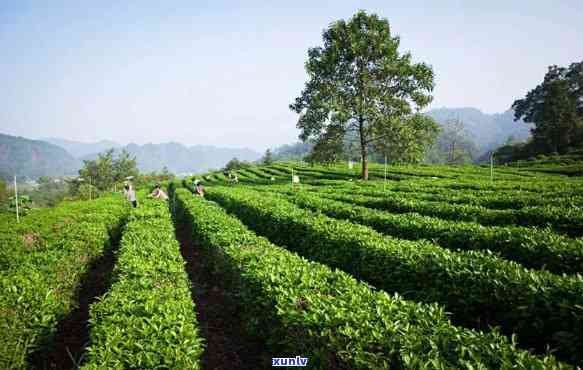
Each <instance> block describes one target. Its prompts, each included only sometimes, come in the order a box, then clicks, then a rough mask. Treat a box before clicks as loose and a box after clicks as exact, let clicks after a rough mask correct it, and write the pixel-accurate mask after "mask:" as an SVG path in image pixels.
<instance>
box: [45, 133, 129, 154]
mask: <svg viewBox="0 0 583 370" xmlns="http://www.w3.org/2000/svg"><path fill="white" fill-rule="evenodd" d="M41 140H42V141H46V142H49V143H51V144H54V145H57V146H60V147H61V148H63V149H65V150H66V151H67V152H69V153H70V154H71V155H73V156H74V157H76V158H79V157H83V156H85V155H88V154H93V153H100V152H103V151H105V150H107V149H110V148H119V147H121V145H120V144H118V143H116V142H115V141H110V140H101V141H98V142H96V143H82V142H79V141H72V140H66V139H60V138H53V137H51V138H46V139H41Z"/></svg>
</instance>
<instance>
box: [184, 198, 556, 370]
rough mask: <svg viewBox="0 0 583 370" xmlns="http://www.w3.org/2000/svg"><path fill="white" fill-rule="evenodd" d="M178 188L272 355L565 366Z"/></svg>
mask: <svg viewBox="0 0 583 370" xmlns="http://www.w3.org/2000/svg"><path fill="white" fill-rule="evenodd" d="M176 194H177V197H176V199H177V204H176V209H177V217H178V218H179V219H181V220H184V221H185V222H186V223H187V224H188V225H189V226H190V227H191V228H192V230H193V231H192V233H193V237H195V238H196V240H197V243H198V244H199V245H200V248H201V251H202V253H203V257H204V260H205V264H207V266H209V268H210V269H211V270H212V271H215V272H216V273H217V274H219V276H220V279H218V281H219V282H222V283H223V284H224V285H225V286H226V287H227V288H228V289H229V290H230V291H232V292H236V293H237V295H238V298H239V304H238V306H239V309H240V310H241V312H242V315H243V319H244V320H245V323H246V325H247V328H248V330H249V332H250V333H254V334H255V335H257V336H258V337H259V338H262V339H264V340H267V344H268V345H267V346H266V348H267V349H268V351H269V352H270V353H269V354H270V355H271V356H278V357H279V356H287V355H290V356H294V355H295V354H296V353H302V355H303V356H306V357H308V358H309V365H308V366H309V367H310V368H314V369H331V368H350V369H372V368H374V369H381V368H383V369H384V368H399V369H414V368H427V367H428V366H431V367H433V368H484V369H490V368H541V369H542V368H567V366H565V365H561V364H559V363H557V362H556V360H555V359H554V358H552V357H550V356H549V357H545V358H544V359H542V358H541V359H539V358H536V357H534V356H532V355H531V354H529V353H528V352H526V351H522V350H519V349H516V348H515V346H514V345H513V344H511V343H509V342H508V341H507V339H506V338H504V337H503V336H501V335H500V334H498V333H497V332H495V331H493V332H490V333H487V334H483V333H479V332H476V331H471V330H466V329H461V328H459V327H455V326H453V325H452V324H451V323H450V322H449V320H448V318H447V316H446V314H445V312H444V310H443V309H442V308H440V307H439V306H437V305H435V304H419V303H415V302H412V301H406V300H404V299H403V298H401V297H399V296H398V295H389V294H387V293H385V292H382V291H376V290H374V289H372V288H371V287H369V286H368V285H366V284H363V283H361V282H359V281H357V280H356V279H354V278H353V277H351V276H350V275H348V274H346V273H344V272H342V271H339V270H333V269H331V268H330V267H327V266H326V265H322V264H319V263H315V262H309V261H307V260H306V259H304V258H301V257H299V256H298V255H296V254H295V253H290V252H288V251H286V250H284V249H282V248H280V247H277V246H275V245H273V244H271V243H269V242H268V241H267V240H266V239H264V238H261V237H258V236H256V235H255V234H254V233H252V232H250V231H249V230H248V229H247V228H246V227H245V226H244V225H243V224H242V223H241V222H240V221H238V220H237V219H236V218H234V217H232V216H230V215H228V214H227V213H226V212H225V211H224V210H223V209H221V208H220V207H217V206H216V205H214V204H212V203H209V202H207V201H205V200H203V199H200V198H196V197H192V195H191V194H190V193H188V192H186V191H185V190H183V189H179V190H178V191H177V192H176ZM269 227H272V228H273V229H274V230H275V229H276V225H275V224H273V223H270V226H269ZM293 236H298V235H297V232H294V233H293ZM293 236H292V235H291V234H290V237H293ZM299 236H300V237H301V235H299ZM353 247H354V246H353ZM429 364H430V365H429ZM267 366H269V365H267ZM258 367H261V366H258Z"/></svg>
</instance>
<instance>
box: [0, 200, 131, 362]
mask: <svg viewBox="0 0 583 370" xmlns="http://www.w3.org/2000/svg"><path fill="white" fill-rule="evenodd" d="M128 209H129V208H128V205H127V204H126V202H124V201H123V200H122V199H121V197H119V196H115V197H104V198H100V199H98V200H94V201H90V202H75V203H71V204H69V205H67V206H66V207H65V210H66V212H71V215H75V216H74V223H61V224H59V226H58V232H56V231H55V233H54V235H51V236H50V238H46V239H43V240H44V242H43V243H44V244H43V247H42V248H39V249H38V250H32V251H28V252H27V253H23V254H20V255H19V258H18V260H15V261H13V262H14V263H13V264H11V265H10V266H9V268H7V269H5V271H3V272H2V275H1V277H0V368H2V369H25V368H28V367H29V366H28V364H27V357H28V355H29V354H30V353H32V352H33V351H34V350H36V349H37V348H39V346H42V345H45V344H47V343H48V342H49V341H50V339H51V337H52V335H53V334H54V333H55V330H56V326H57V323H58V322H59V320H61V319H63V318H64V317H66V315H67V314H68V313H69V312H71V311H72V309H73V308H74V307H73V306H74V304H75V291H76V289H77V287H78V286H79V283H80V281H81V279H82V277H83V275H84V274H85V273H86V271H88V268H89V266H90V264H91V262H92V261H94V260H95V259H96V258H97V257H99V256H102V255H103V254H104V253H105V251H106V250H107V249H108V248H111V247H112V244H113V243H115V239H117V238H118V235H119V229H120V227H121V225H122V224H123V223H124V221H125V218H126V217H127V213H128ZM60 212H61V211H59V210H55V211H50V212H48V213H49V214H51V215H52V214H58V213H60ZM30 216H32V215H30ZM47 217H49V216H48V215H47ZM33 223H34V224H38V225H44V224H45V223H48V224H54V220H49V219H47V220H45V221H44V223H43V221H41V220H39V221H38V222H37V221H35V222H33ZM48 229H50V230H52V226H49V227H48ZM44 230H47V228H45V227H42V228H41V229H40V231H44ZM51 232H52V231H51ZM42 236H43V235H42V233H41V238H42Z"/></svg>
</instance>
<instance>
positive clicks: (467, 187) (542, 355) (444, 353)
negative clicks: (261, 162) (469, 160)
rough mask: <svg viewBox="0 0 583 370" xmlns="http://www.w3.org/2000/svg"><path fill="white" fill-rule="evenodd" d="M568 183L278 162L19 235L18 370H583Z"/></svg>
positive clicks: (13, 248) (0, 313)
mask: <svg viewBox="0 0 583 370" xmlns="http://www.w3.org/2000/svg"><path fill="white" fill-rule="evenodd" d="M549 168H550V167H549V165H545V166H534V165H533V166H530V167H528V166H522V167H520V168H511V167H499V168H496V169H495V170H494V173H493V177H491V173H490V169H489V168H486V167H478V166H467V167H463V166H459V167H449V166H422V165H418V166H389V167H388V168H387V169H386V171H385V168H384V167H383V166H381V165H376V164H372V165H371V170H370V174H371V178H372V180H371V181H367V182H363V181H360V180H359V179H358V177H359V173H358V168H356V166H355V168H354V169H349V168H348V167H347V166H346V164H337V165H333V166H308V165H306V164H302V163H275V164H272V165H269V166H255V167H248V168H244V169H241V170H239V171H238V182H236V183H235V182H234V181H232V180H231V179H230V178H229V176H228V174H225V173H222V172H210V173H206V174H203V175H201V176H199V177H197V178H198V179H201V180H202V181H203V184H204V186H205V191H206V194H205V197H204V198H201V197H198V196H195V195H194V194H193V193H194V187H193V186H194V185H193V183H192V180H191V179H188V180H185V181H182V182H174V183H170V184H168V185H167V191H168V193H169V195H170V199H169V201H168V202H165V201H161V200H157V199H149V198H147V197H146V193H145V192H140V193H139V194H138V198H139V206H138V208H136V209H133V208H131V207H130V206H129V205H128V204H127V203H126V201H125V200H124V199H123V198H122V197H121V196H120V195H118V194H113V195H111V196H106V197H102V198H99V199H97V200H93V201H79V202H66V203H63V204H62V205H60V206H59V207H56V208H53V209H42V210H33V211H31V212H30V213H29V214H28V215H26V216H25V217H24V218H23V220H22V222H21V223H20V224H16V223H14V221H13V220H10V219H9V218H8V217H4V216H2V218H1V219H0V221H1V222H2V224H1V225H0V242H1V247H0V271H1V272H2V275H1V280H0V284H1V289H0V368H2V369H4V368H6V369H27V368H63V367H64V366H67V367H68V368H72V367H75V368H83V369H154V368H156V369H199V368H200V369H205V368H208V369H210V368H217V367H220V366H218V365H217V363H222V364H223V365H221V366H223V367H220V368H228V367H225V365H224V364H226V363H230V364H231V365H232V366H230V368H233V369H236V368H245V369H263V368H270V367H271V366H272V358H285V357H290V358H291V357H296V356H301V357H304V358H307V359H308V363H307V367H308V368H313V369H385V368H386V369H454V368H463V369H466V368H467V369H571V368H577V367H581V366H583V209H582V207H583V179H581V178H579V177H577V176H568V175H572V174H571V173H569V174H568V175H565V174H564V173H561V172H560V171H553V170H549ZM292 176H297V177H298V178H299V182H295V183H292ZM191 252H194V254H193V253H191ZM108 256H110V257H108ZM193 256H194V257H193ZM107 260H108V261H110V262H109V263H110V264H111V268H110V269H109V270H111V271H107V276H106V277H104V278H99V279H98V280H104V287H105V288H103V289H104V291H103V292H97V291H94V292H93V293H92V294H90V296H91V297H90V302H89V304H83V303H82V302H81V301H82V300H81V298H80V297H81V296H83V293H80V292H84V289H85V288H86V287H87V285H88V284H89V285H90V283H91V280H92V279H93V280H95V278H93V277H94V276H96V275H94V271H95V269H98V268H99V265H103V263H102V262H103V261H107ZM197 266H198V267H197ZM201 297H202V298H201ZM209 307H211V309H209ZM79 311H81V312H83V311H86V312H85V313H84V316H83V315H81V316H78V314H79ZM75 317H80V318H77V319H75ZM71 327H75V328H76V329H75V330H73V329H70V328H71ZM79 333H81V334H79ZM225 333H226V334H225ZM233 333H237V334H233ZM73 342H75V343H77V344H76V345H73V344H71V343H73ZM59 351H61V352H62V353H63V354H59V353H60V352H59ZM221 361H222V362H221ZM237 361H238V362H237ZM65 364H67V365H65Z"/></svg>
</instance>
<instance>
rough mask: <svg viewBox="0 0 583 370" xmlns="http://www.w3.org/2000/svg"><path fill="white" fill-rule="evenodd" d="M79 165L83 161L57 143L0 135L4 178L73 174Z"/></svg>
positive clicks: (0, 164) (1, 171) (0, 156)
mask: <svg viewBox="0 0 583 370" xmlns="http://www.w3.org/2000/svg"><path fill="white" fill-rule="evenodd" d="M80 166H81V161H79V160H78V159H76V158H74V157H73V156H72V155H71V154H69V153H68V152H67V151H66V150H65V149H63V148H60V147H58V146H56V145H53V144H50V143H47V142H44V141H40V140H30V139H26V138H23V137H19V136H18V137H17V136H10V135H4V134H0V176H2V177H3V178H5V179H11V178H12V176H14V175H16V176H19V177H26V178H31V179H35V178H38V177H40V176H63V175H74V174H75V173H76V172H77V171H78V170H79V168H80Z"/></svg>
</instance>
